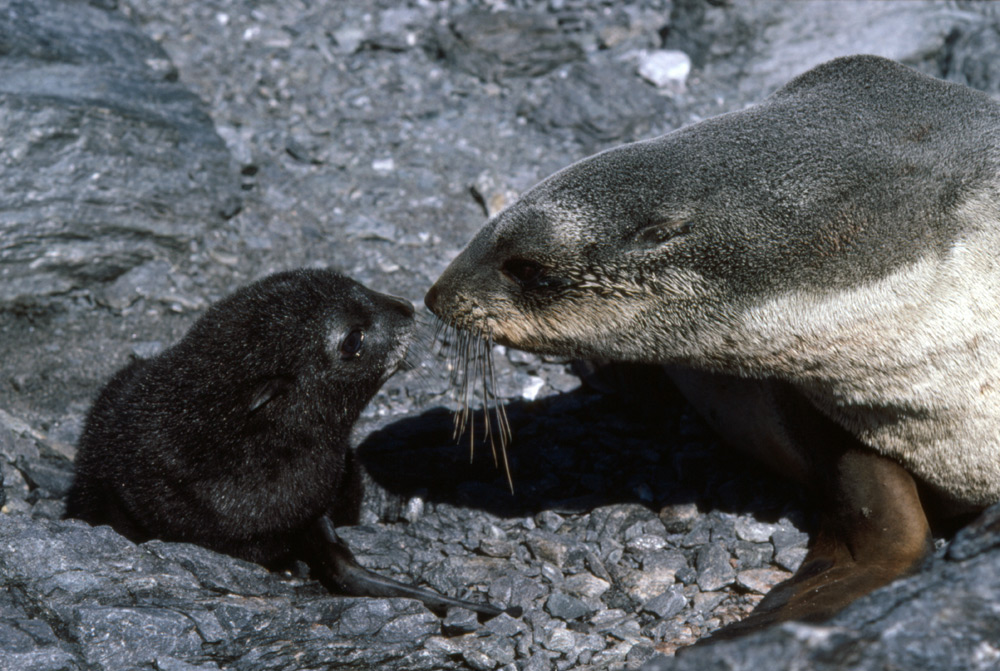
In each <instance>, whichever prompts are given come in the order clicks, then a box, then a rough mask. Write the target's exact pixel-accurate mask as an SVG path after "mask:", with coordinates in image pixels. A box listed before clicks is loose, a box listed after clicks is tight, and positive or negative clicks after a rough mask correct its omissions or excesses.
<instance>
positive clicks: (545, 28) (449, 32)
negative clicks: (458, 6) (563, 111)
mask: <svg viewBox="0 0 1000 671" xmlns="http://www.w3.org/2000/svg"><path fill="white" fill-rule="evenodd" d="M435 38H436V40H435V44H434V48H435V49H436V50H438V51H439V52H440V53H441V54H442V55H443V56H444V57H445V59H446V60H447V61H448V62H449V63H451V64H452V65H454V66H456V67H459V68H461V69H463V70H465V71H466V72H468V73H470V74H473V75H476V76H477V77H479V78H480V79H482V80H484V81H493V80H497V79H502V78H506V77H535V76H538V75H542V74H545V73H547V72H550V71H552V70H554V69H555V68H557V67H559V66H560V65H562V64H564V63H569V62H571V61H575V60H578V59H580V58H581V57H582V56H583V50H582V49H581V48H580V46H579V45H578V44H576V42H574V41H573V40H572V39H570V38H569V37H568V36H567V35H566V34H565V33H563V32H562V31H560V30H559V29H558V24H557V23H556V20H555V18H554V17H550V16H547V15H545V14H542V13H538V12H522V11H490V10H488V9H478V8H476V9H470V10H469V11H466V12H464V13H462V14H460V15H458V16H456V17H454V18H453V19H452V20H450V21H448V23H447V25H446V26H445V27H444V28H442V29H441V30H439V31H437V33H436V35H435Z"/></svg>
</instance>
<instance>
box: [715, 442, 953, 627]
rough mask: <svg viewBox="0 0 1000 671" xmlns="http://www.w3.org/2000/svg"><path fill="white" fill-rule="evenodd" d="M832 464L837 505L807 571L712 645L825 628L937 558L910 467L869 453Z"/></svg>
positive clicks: (808, 558) (848, 454) (825, 522)
mask: <svg viewBox="0 0 1000 671" xmlns="http://www.w3.org/2000/svg"><path fill="white" fill-rule="evenodd" d="M830 466H831V468H832V473H831V474H830V475H831V477H830V478H829V480H828V482H829V483H830V485H831V487H832V488H833V490H834V491H832V492H831V495H832V497H833V500H834V501H835V502H836V503H835V505H834V506H832V507H830V508H829V509H828V510H829V512H828V513H827V514H826V515H825V516H824V519H823V527H822V529H821V530H820V532H819V534H818V535H817V536H816V539H815V541H814V543H813V544H812V546H811V547H810V549H809V553H808V554H807V555H806V558H805V561H803V563H802V566H800V567H799V570H798V571H797V572H796V573H795V575H793V576H792V577H791V578H789V579H788V580H786V581H784V582H782V583H780V584H779V585H777V586H775V587H774V588H773V589H772V590H771V591H770V592H769V593H768V594H767V596H766V597H764V599H763V600H762V601H761V602H760V603H759V604H758V605H757V608H756V609H755V610H754V611H753V613H751V614H750V615H749V616H748V617H746V618H745V619H743V620H742V621H740V622H736V623H734V624H732V625H729V626H728V627H724V628H722V629H720V630H719V631H717V632H715V633H714V634H713V635H712V637H711V638H709V639H707V640H706V642H712V641H716V640H721V639H728V638H735V637H737V636H742V635H744V634H748V633H751V632H753V631H758V630H760V629H763V628H765V627H767V626H769V625H771V624H774V623H776V622H783V621H787V620H800V621H804V622H822V621H824V620H827V619H829V618H830V617H832V616H833V615H835V614H836V613H837V612H839V611H840V610H841V609H843V608H844V607H846V606H847V605H848V604H850V603H851V602H852V601H854V600H855V599H857V598H859V597H862V596H864V595H865V594H868V593H869V592H871V591H873V590H876V589H878V588H879V587H882V586H884V585H887V584H889V583H890V582H892V581H893V580H895V579H896V578H899V577H901V576H904V575H907V574H908V573H912V572H914V571H916V570H917V569H919V568H920V566H921V565H922V563H923V562H924V561H925V560H926V558H927V557H928V556H929V555H930V554H931V551H932V550H933V545H932V542H931V533H930V528H929V526H928V523H927V518H926V516H925V514H924V509H923V506H922V505H921V501H920V497H919V496H918V494H917V486H916V483H915V482H914V480H913V478H912V477H911V476H910V474H909V473H907V472H906V470H904V469H903V467H902V466H900V465H899V464H897V463H896V462H895V461H892V460H891V459H888V458H886V457H882V456H879V455H877V454H875V453H874V452H871V451H869V450H865V449H850V450H848V451H846V452H844V453H842V454H841V455H840V456H839V457H837V458H836V459H834V460H833V462H832V463H831V465H830Z"/></svg>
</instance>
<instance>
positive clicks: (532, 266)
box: [500, 259, 545, 289]
mask: <svg viewBox="0 0 1000 671" xmlns="http://www.w3.org/2000/svg"><path fill="white" fill-rule="evenodd" d="M500 270H501V271H502V272H503V274H504V275H506V276H507V277H509V278H511V279H512V280H514V281H515V282H517V283H518V284H520V285H521V286H522V287H523V288H525V289H530V288H531V287H533V286H536V285H537V284H539V282H540V280H541V279H542V275H543V273H544V270H545V269H544V268H543V267H542V265H541V264H540V263H535V262H534V261H529V260H527V259H507V260H506V261H504V263H503V267H502V268H501V269H500Z"/></svg>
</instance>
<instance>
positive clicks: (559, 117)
mask: <svg viewBox="0 0 1000 671" xmlns="http://www.w3.org/2000/svg"><path fill="white" fill-rule="evenodd" d="M519 111H520V113H521V114H522V115H523V116H524V117H525V118H527V119H528V120H529V121H531V122H532V123H534V124H536V125H537V126H538V127H539V128H540V129H541V130H543V131H546V132H569V133H570V134H571V137H573V138H574V139H576V140H577V141H578V142H580V143H581V144H583V145H584V146H586V147H594V146H598V144H599V143H609V142H616V141H621V140H623V139H624V138H627V137H632V136H635V135H643V134H645V133H648V132H649V130H650V129H651V128H653V127H655V126H656V125H658V124H659V123H662V122H663V121H664V119H665V118H667V117H668V115H669V111H670V102H669V101H668V100H667V99H666V98H664V97H663V96H660V95H658V94H657V93H656V91H655V89H653V88H652V87H651V86H649V85H648V84H645V83H644V82H643V81H642V80H640V79H639V77H637V76H635V75H634V74H632V73H630V72H628V70H627V69H626V68H625V66H624V65H611V64H609V65H594V64H590V63H576V64H573V65H570V66H568V67H567V68H566V70H565V75H564V76H560V77H549V78H548V79H547V80H545V81H544V82H541V83H540V84H539V86H538V90H537V91H532V92H531V93H530V94H529V95H528V96H527V97H525V98H524V100H523V101H522V103H521V106H520V110H519Z"/></svg>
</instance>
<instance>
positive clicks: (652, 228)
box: [632, 218, 694, 247]
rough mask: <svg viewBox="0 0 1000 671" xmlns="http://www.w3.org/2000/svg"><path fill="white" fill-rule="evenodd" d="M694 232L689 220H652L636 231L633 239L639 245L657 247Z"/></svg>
mask: <svg viewBox="0 0 1000 671" xmlns="http://www.w3.org/2000/svg"><path fill="white" fill-rule="evenodd" d="M693 230H694V224H693V223H691V222H690V221H688V220H687V219H674V218H670V219H651V220H650V221H649V223H647V224H645V225H643V226H640V227H639V228H638V229H637V230H636V231H635V233H634V234H633V238H632V239H633V240H634V241H635V242H636V243H637V244H639V245H643V246H649V247H657V246H659V245H662V244H663V243H664V242H667V241H669V240H673V239H674V238H678V237H681V236H684V235H687V234H688V233H690V232H691V231H693Z"/></svg>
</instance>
